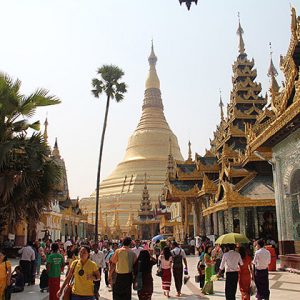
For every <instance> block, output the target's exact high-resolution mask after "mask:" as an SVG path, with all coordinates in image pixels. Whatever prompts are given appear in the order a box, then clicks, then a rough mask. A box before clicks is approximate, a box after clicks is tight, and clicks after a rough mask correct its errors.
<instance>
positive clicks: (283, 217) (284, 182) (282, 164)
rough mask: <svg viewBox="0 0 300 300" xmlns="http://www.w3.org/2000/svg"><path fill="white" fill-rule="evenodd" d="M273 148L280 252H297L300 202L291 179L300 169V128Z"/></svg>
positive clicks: (299, 237)
mask: <svg viewBox="0 0 300 300" xmlns="http://www.w3.org/2000/svg"><path fill="white" fill-rule="evenodd" d="M272 150H273V161H274V163H275V167H274V170H273V172H274V188H275V199H276V214H277V223H278V239H279V247H280V252H281V254H288V253H295V241H296V244H298V243H299V242H300V211H299V203H298V205H297V203H295V201H294V200H293V199H292V198H293V197H292V196H291V188H292V187H291V180H292V176H293V174H294V172H295V171H296V170H299V169H300V129H298V130H297V131H295V132H294V133H292V134H291V135H289V136H288V137H287V138H286V139H284V140H283V141H282V142H280V143H279V144H277V145H276V146H275V147H274V148H273V149H272ZM292 200H293V201H292ZM293 205H294V206H295V205H296V206H298V207H297V208H296V210H297V209H298V213H299V214H298V215H297V211H295V207H293ZM293 210H294V212H293ZM297 229H298V230H297ZM297 241H298V242H297Z"/></svg>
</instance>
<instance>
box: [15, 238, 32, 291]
mask: <svg viewBox="0 0 300 300" xmlns="http://www.w3.org/2000/svg"><path fill="white" fill-rule="evenodd" d="M32 246H33V243H32V242H30V241H29V242H28V243H27V245H26V246H25V247H23V248H22V249H20V250H19V251H18V253H19V254H21V259H20V267H21V271H22V273H23V275H24V281H25V284H26V283H27V284H28V286H29V285H31V281H32V265H33V263H32V262H33V261H34V260H35V253H34V250H33V249H32Z"/></svg>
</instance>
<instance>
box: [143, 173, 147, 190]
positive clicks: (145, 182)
mask: <svg viewBox="0 0 300 300" xmlns="http://www.w3.org/2000/svg"><path fill="white" fill-rule="evenodd" d="M144 176H145V179H144V184H145V188H147V173H145V174H144Z"/></svg>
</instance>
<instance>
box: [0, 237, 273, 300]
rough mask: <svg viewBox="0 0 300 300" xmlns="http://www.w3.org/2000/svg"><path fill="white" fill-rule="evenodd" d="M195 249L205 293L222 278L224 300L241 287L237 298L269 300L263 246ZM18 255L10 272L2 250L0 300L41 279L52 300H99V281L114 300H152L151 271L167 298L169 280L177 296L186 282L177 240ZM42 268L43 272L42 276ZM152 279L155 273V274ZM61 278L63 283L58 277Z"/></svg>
mask: <svg viewBox="0 0 300 300" xmlns="http://www.w3.org/2000/svg"><path fill="white" fill-rule="evenodd" d="M195 246H196V253H197V255H198V258H199V260H198V263H197V265H196V266H192V267H193V268H197V270H198V276H196V278H195V280H196V282H199V284H200V289H201V291H202V293H203V294H205V295H209V294H213V293H214V287H213V282H214V281H215V280H218V279H220V278H224V277H225V297H226V299H227V300H233V299H236V298H235V297H236V290H237V286H238V284H239V288H240V292H241V299H242V300H250V295H251V291H252V290H253V287H254V282H255V286H256V289H257V294H256V297H257V299H258V300H262V299H269V297H270V291H269V281H268V266H269V264H270V259H271V258H270V252H269V251H268V250H266V249H265V248H264V241H263V240H258V241H256V242H255V243H254V244H248V245H238V244H229V245H224V246H221V245H213V243H212V242H211V241H210V240H209V239H207V238H205V237H204V238H202V239H201V242H200V243H198V244H197V245H195ZM19 254H20V255H21V257H20V263H19V266H16V267H15V269H14V271H13V272H12V270H11V263H10V262H9V261H8V260H7V259H6V256H5V254H4V253H3V252H1V251H0V300H7V299H9V294H10V293H17V292H22V291H24V286H25V285H34V284H35V279H36V277H39V276H40V288H41V291H43V290H47V291H48V292H49V299H50V300H57V299H59V298H60V297H61V296H63V295H64V297H65V298H64V299H72V300H95V299H99V289H100V280H102V278H103V277H104V279H103V282H104V284H105V285H106V287H107V288H108V289H109V291H111V292H112V298H113V299H114V300H129V299H131V295H132V289H134V290H136V291H137V295H138V298H139V299H140V300H150V299H151V298H152V294H153V277H152V273H153V272H152V269H153V266H155V265H156V266H157V270H156V275H157V276H159V277H161V287H162V290H163V293H164V295H165V296H166V297H167V298H168V297H170V289H171V283H172V280H174V283H175V289H176V295H177V297H180V296H181V290H182V286H183V283H186V281H188V280H189V272H188V264H187V259H186V253H185V251H184V250H183V249H182V248H181V247H180V245H179V244H178V243H177V242H176V241H175V240H165V241H156V242H152V241H143V242H141V241H139V240H135V241H132V239H131V238H130V237H125V238H124V239H123V240H121V241H115V242H113V241H109V240H104V241H100V242H98V243H94V242H92V241H87V240H84V241H78V242H73V241H71V240H68V241H66V242H65V243H62V242H61V241H60V240H57V241H55V242H53V241H51V240H50V239H48V240H47V241H41V240H39V241H37V242H35V243H32V242H28V244H27V245H26V246H25V247H23V248H22V249H21V250H20V251H19ZM41 265H45V268H44V267H43V271H42V273H41V272H40V271H41ZM154 274H155V273H154ZM62 275H65V279H64V281H63V284H61V276H62Z"/></svg>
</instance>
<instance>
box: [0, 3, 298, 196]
mask: <svg viewBox="0 0 300 300" xmlns="http://www.w3.org/2000/svg"><path fill="white" fill-rule="evenodd" d="M290 2H292V4H294V5H295V7H296V9H297V12H298V14H300V4H299V2H298V1H297V2H296V1H290V0H215V1H214V0H200V1H199V2H198V6H195V5H193V6H192V8H191V11H187V9H186V7H185V6H180V5H179V1H178V0H109V1H108V0H6V1H4V0H0V4H1V6H0V7H1V10H0V24H1V42H0V43H1V45H0V70H1V71H4V72H6V73H8V74H9V75H11V76H13V77H15V78H16V77H18V78H19V79H21V80H22V82H23V85H22V91H23V92H24V93H27V94H29V93H30V92H32V91H33V90H35V89H36V88H38V87H44V88H46V89H48V90H50V91H51V93H52V94H55V95H57V96H58V97H60V99H61V100H62V104H60V105H58V106H55V107H48V108H47V109H42V110H41V111H39V113H38V114H37V115H36V116H35V118H36V119H41V121H42V122H44V119H45V117H46V113H47V112H48V121H49V142H50V144H51V145H53V144H54V140H55V137H57V138H58V143H59V147H60V151H61V154H62V156H63V158H64V160H65V162H66V166H67V173H68V180H69V188H70V194H71V196H72V197H76V196H80V197H84V196H88V195H90V194H91V193H92V191H93V190H94V189H95V184H96V169H97V160H98V152H99V144H100V135H101V129H102V122H103V114H104V109H105V98H104V97H102V98H100V100H99V99H95V98H93V96H92V95H91V92H90V90H91V79H92V78H93V77H95V76H96V70H97V68H98V67H100V66H101V65H102V64H110V63H112V64H116V65H118V66H119V67H121V68H122V69H123V70H124V72H125V76H124V81H125V82H126V83H127V84H128V93H127V94H126V96H125V99H124V101H123V102H122V103H119V104H115V103H113V104H112V105H111V110H110V113H109V124H108V128H107V136H106V142H105V148H104V157H103V169H102V174H101V178H102V179H103V178H105V177H106V176H108V175H109V174H110V173H111V172H112V171H113V169H114V168H115V166H116V165H117V164H118V163H119V162H120V161H121V160H122V159H123V156H124V154H125V149H126V146H127V141H128V138H129V136H130V135H131V134H132V132H133V131H134V129H135V127H136V126H137V123H138V120H139V118H140V115H141V108H142V101H143V95H144V83H145V79H146V76H147V72H148V61H147V57H148V55H149V53H150V44H151V38H153V39H154V46H155V52H156V55H157V57H158V63H157V71H158V75H159V78H160V82H161V91H162V98H163V103H164V107H165V115H166V117H167V120H168V123H169V125H170V126H171V128H172V130H173V132H174V133H175V134H176V135H177V137H178V141H179V144H180V147H181V151H182V154H183V156H184V157H187V144H188V140H189V139H190V140H191V143H192V150H193V152H198V153H199V154H203V153H204V150H205V148H208V147H209V138H210V137H212V133H213V130H215V127H216V125H217V123H218V122H219V118H220V113H219V107H218V102H219V89H221V90H222V95H223V101H224V102H225V103H227V102H228V100H229V94H230V90H231V88H232V82H231V76H232V69H231V66H232V64H233V61H234V60H235V58H236V56H237V54H238V38H237V35H236V30H237V26H238V18H237V13H238V12H240V14H241V24H242V27H243V29H244V32H245V34H244V41H245V45H246V52H247V54H248V57H249V58H252V57H253V58H254V59H255V66H256V68H257V71H258V77H257V80H258V81H259V82H261V83H262V87H263V94H265V92H266V91H267V89H268V87H269V79H268V77H267V75H266V73H267V70H268V65H269V60H270V56H269V46H268V45H269V42H270V41H271V42H272V45H273V52H274V54H273V60H274V63H275V65H276V67H277V69H278V71H279V66H278V64H279V55H280V54H286V50H287V47H288V45H289V39H290ZM278 80H279V82H281V80H282V74H281V73H280V75H279V79H278Z"/></svg>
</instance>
